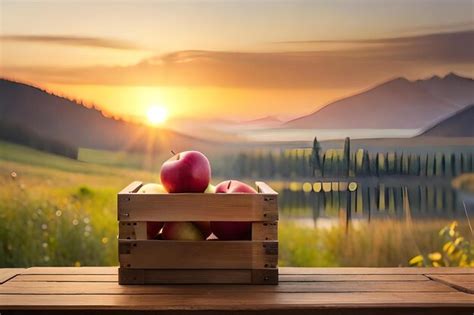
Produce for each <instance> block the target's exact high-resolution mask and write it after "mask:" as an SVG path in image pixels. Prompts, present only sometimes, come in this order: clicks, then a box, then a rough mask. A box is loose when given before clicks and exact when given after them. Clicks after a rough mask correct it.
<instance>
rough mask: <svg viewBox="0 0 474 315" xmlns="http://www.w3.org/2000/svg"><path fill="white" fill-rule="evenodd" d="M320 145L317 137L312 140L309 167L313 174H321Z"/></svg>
mask: <svg viewBox="0 0 474 315" xmlns="http://www.w3.org/2000/svg"><path fill="white" fill-rule="evenodd" d="M320 154H321V146H320V145H319V142H318V139H317V137H314V140H313V150H312V152H311V159H310V162H311V167H312V173H313V176H322V168H321V155H320Z"/></svg>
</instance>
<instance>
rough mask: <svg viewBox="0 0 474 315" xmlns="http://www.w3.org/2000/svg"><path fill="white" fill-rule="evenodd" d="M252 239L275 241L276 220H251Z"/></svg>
mask: <svg viewBox="0 0 474 315" xmlns="http://www.w3.org/2000/svg"><path fill="white" fill-rule="evenodd" d="M252 240H253V241H269V240H271V241H277V240H278V222H277V221H275V222H252Z"/></svg>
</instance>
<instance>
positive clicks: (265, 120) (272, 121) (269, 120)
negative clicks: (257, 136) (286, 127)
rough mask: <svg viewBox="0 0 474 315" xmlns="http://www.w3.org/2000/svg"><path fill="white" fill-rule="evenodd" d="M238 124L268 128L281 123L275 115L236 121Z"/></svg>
mask: <svg viewBox="0 0 474 315" xmlns="http://www.w3.org/2000/svg"><path fill="white" fill-rule="evenodd" d="M238 124H239V125H240V126H246V127H254V128H270V127H276V126H278V125H281V124H282V121H281V120H280V119H278V118H277V117H275V116H266V117H262V118H257V119H253V120H245V121H242V122H239V123H238Z"/></svg>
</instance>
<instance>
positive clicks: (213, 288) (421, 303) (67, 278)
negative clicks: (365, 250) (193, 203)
mask: <svg viewBox="0 0 474 315" xmlns="http://www.w3.org/2000/svg"><path fill="white" fill-rule="evenodd" d="M66 311H67V313H66ZM30 312H35V313H43V314H128V313H134V314H142V313H158V314H162V313H168V312H169V313H172V314H188V313H192V314H224V313H226V314H242V313H247V314H248V313H250V314H263V313H264V314H314V313H318V314H380V313H383V314H427V313H435V314H469V315H472V314H473V312H474V270H473V269H472V268H280V284H279V285H276V286H269V285H260V286H257V285H146V286H145V285H129V286H121V285H118V283H117V268H115V267H81V268H73V267H59V268H56V267H43V268H39V267H38V268H28V269H0V314H1V315H6V314H25V313H30Z"/></svg>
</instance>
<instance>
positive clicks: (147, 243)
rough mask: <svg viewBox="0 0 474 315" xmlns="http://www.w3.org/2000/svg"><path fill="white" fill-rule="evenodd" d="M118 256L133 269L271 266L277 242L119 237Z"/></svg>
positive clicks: (276, 253)
mask: <svg viewBox="0 0 474 315" xmlns="http://www.w3.org/2000/svg"><path fill="white" fill-rule="evenodd" d="M119 260H120V266H121V267H123V268H134V269H261V268H273V267H275V266H276V265H277V263H278V242H275V241H159V240H135V241H133V240H119Z"/></svg>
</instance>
